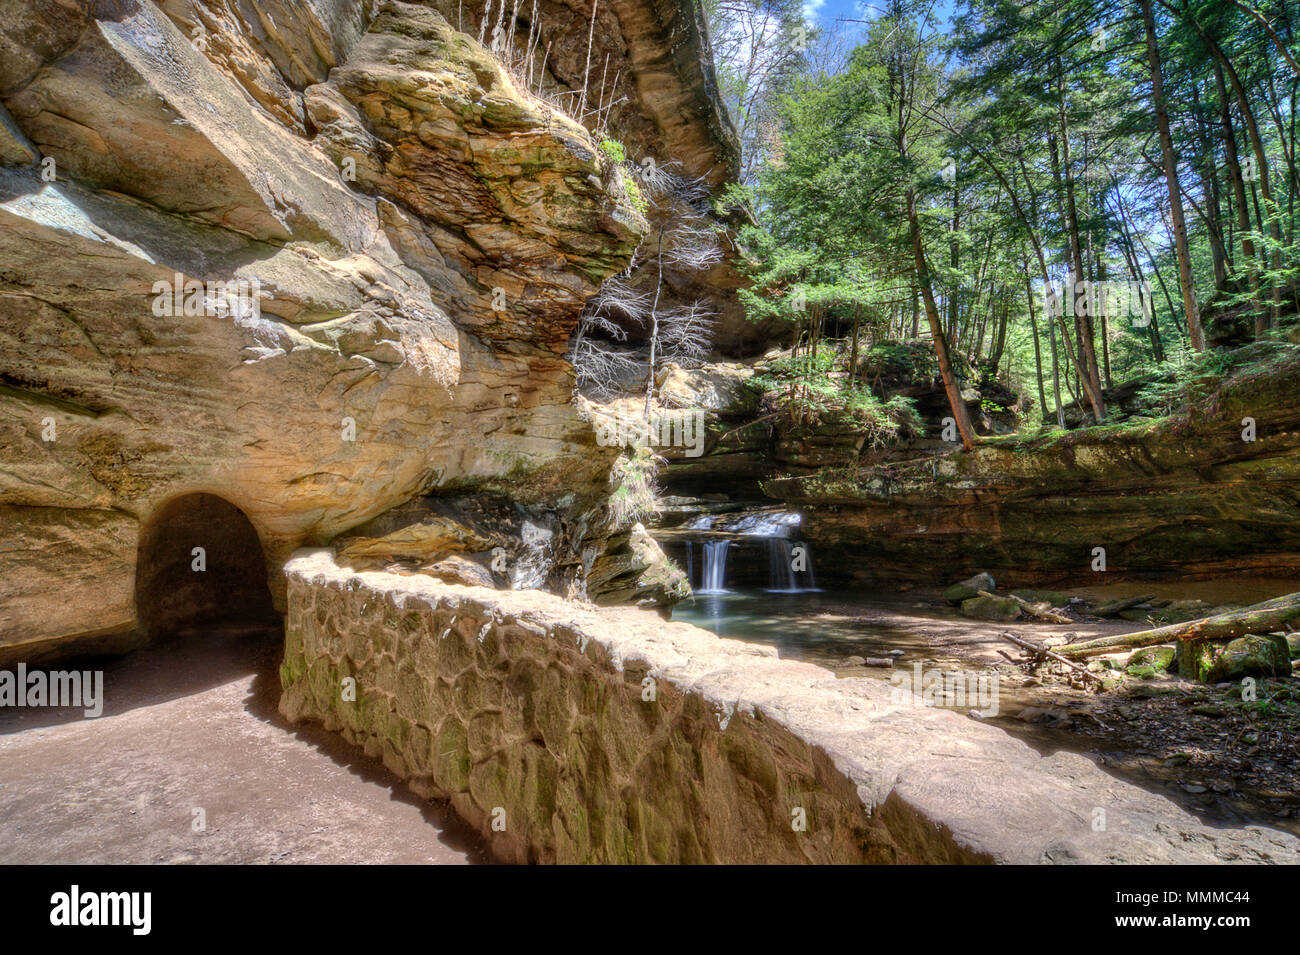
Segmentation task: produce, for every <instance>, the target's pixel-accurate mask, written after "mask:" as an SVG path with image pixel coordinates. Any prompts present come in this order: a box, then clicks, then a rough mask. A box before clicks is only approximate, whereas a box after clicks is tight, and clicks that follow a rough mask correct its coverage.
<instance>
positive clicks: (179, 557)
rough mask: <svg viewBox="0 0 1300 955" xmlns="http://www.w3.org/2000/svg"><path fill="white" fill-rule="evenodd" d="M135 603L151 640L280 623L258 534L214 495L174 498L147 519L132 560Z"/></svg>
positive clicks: (228, 504) (243, 518)
mask: <svg viewBox="0 0 1300 955" xmlns="http://www.w3.org/2000/svg"><path fill="white" fill-rule="evenodd" d="M135 606H136V614H137V615H138V617H139V619H140V628H141V630H142V631H143V632H144V634H145V636H146V637H147V638H148V639H149V640H151V641H153V640H159V639H166V638H167V637H170V636H173V635H175V634H178V633H180V632H181V631H184V630H191V629H194V628H199V627H210V626H214V625H226V624H240V625H249V626H254V627H267V626H278V625H279V623H280V618H279V615H278V614H277V613H276V611H275V606H274V604H273V603H272V601H271V591H270V589H269V588H268V586H267V575H266V557H265V555H264V554H263V553H262V542H261V540H260V539H259V538H258V536H257V529H256V528H254V527H253V524H252V522H251V521H250V520H249V519H248V518H247V517H245V516H244V512H243V511H241V510H240V509H239V508H238V507H236V506H235V505H233V504H231V503H230V502H229V501H227V500H225V499H224V498H220V497H217V496H216V495H215V494H187V495H185V496H183V497H178V498H176V499H174V500H171V501H168V502H167V503H166V504H164V505H163V506H162V507H160V508H159V509H158V510H157V511H156V512H155V513H154V515H153V516H152V517H151V518H150V519H149V521H148V523H147V524H146V525H145V527H144V529H143V530H142V532H141V534H140V546H139V550H138V552H137V555H136V571H135Z"/></svg>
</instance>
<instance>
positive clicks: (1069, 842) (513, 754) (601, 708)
mask: <svg viewBox="0 0 1300 955" xmlns="http://www.w3.org/2000/svg"><path fill="white" fill-rule="evenodd" d="M286 574H287V576H288V583H289V586H288V596H289V615H288V621H287V636H286V649H285V659H284V664H283V666H282V669H281V679H282V682H283V684H284V694H283V697H282V698H281V702H280V709H281V711H282V712H283V713H284V714H285V715H286V716H288V717H289V718H290V719H293V720H313V721H317V722H320V723H323V724H324V725H325V726H326V727H327V728H329V729H331V730H335V731H338V732H340V733H341V734H342V735H343V736H344V737H346V738H347V739H348V740H350V741H351V742H353V743H355V744H357V745H360V746H363V747H364V748H365V750H366V752H367V753H369V754H370V755H371V756H374V757H378V758H382V759H383V761H384V763H385V764H386V765H387V766H388V767H389V768H390V769H391V770H392V771H393V772H395V773H396V774H397V775H399V776H401V777H402V778H403V779H405V780H407V781H408V783H409V785H410V786H411V788H412V789H413V790H415V791H416V792H418V793H420V794H421V795H424V796H426V797H432V798H439V799H448V800H449V801H450V803H451V805H452V807H453V808H454V809H455V810H456V812H458V813H459V814H460V815H461V816H462V817H463V818H465V819H466V820H467V821H468V822H469V823H470V824H472V825H474V826H475V827H477V828H478V829H479V830H480V831H481V832H482V833H483V835H484V837H485V839H486V840H487V841H488V843H489V845H490V846H491V848H492V850H493V852H494V854H495V855H496V856H497V857H499V858H501V859H504V860H507V861H517V862H523V861H534V862H673V863H675V862H710V863H712V862H722V863H743V862H875V863H915V862H944V863H954V862H1010V863H1038V862H1146V863H1152V862H1155V863H1173V862H1179V863H1185V862H1291V863H1295V862H1300V841H1298V840H1296V839H1295V838H1293V837H1291V836H1289V835H1286V834H1283V833H1278V832H1274V831H1271V830H1261V829H1246V830H1213V829H1208V828H1205V827H1203V826H1201V825H1200V824H1199V823H1198V822H1197V821H1196V820H1195V819H1194V818H1193V817H1192V816H1191V815H1189V814H1188V813H1186V812H1183V811H1182V810H1181V809H1179V808H1178V807H1176V806H1175V805H1173V804H1172V803H1170V802H1168V801H1167V800H1165V799H1163V798H1162V797H1160V796H1157V795H1155V794H1152V793H1148V792H1146V791H1145V790H1142V789H1139V788H1137V787H1135V786H1131V785H1129V784H1127V783H1123V782H1121V781H1119V780H1117V779H1114V778H1113V777H1111V776H1109V775H1107V774H1106V773H1104V772H1103V771H1101V770H1100V769H1098V768H1097V767H1096V766H1095V765H1093V764H1092V762H1090V761H1089V760H1087V759H1085V758H1083V757H1081V756H1077V755H1073V754H1068V753H1056V754H1053V755H1051V756H1046V757H1044V756H1040V755H1038V754H1037V753H1036V752H1034V751H1033V750H1032V749H1030V748H1029V747H1028V746H1027V745H1025V744H1024V743H1022V742H1020V741H1018V740H1016V739H1014V738H1012V737H1010V736H1008V735H1006V734H1005V733H1003V732H1002V731H1001V730H998V729H996V728H994V727H990V726H987V725H984V724H982V723H979V722H977V721H976V720H973V719H971V718H969V717H968V716H966V715H963V714H959V713H956V712H953V711H950V710H941V709H933V708H925V707H920V706H915V705H907V704H905V703H903V702H900V701H896V700H894V699H892V698H891V688H890V687H889V686H888V685H886V684H884V683H882V682H879V681H875V680H852V679H848V680H839V679H836V677H835V676H834V674H832V673H830V672H829V671H827V670H824V669H822V668H820V667H816V666H813V665H811V664H804V663H797V662H793V661H788V660H780V659H778V658H777V656H776V653H775V651H774V650H772V649H770V648H766V647H759V646H753V645H749V644H744V643H741V642H738V641H734V640H724V639H719V638H717V637H715V636H714V635H712V634H710V633H707V632H706V631H703V630H700V629H698V628H695V627H691V626H688V625H686V624H680V623H665V622H664V621H663V620H661V619H660V618H659V617H657V616H656V615H654V614H652V613H650V612H647V611H640V610H633V609H625V608H620V609H599V610H598V609H596V608H593V607H588V606H586V605H580V604H575V603H570V602H566V601H564V600H562V599H560V598H558V597H555V596H553V595H550V594H545V593H541V592H536V591H526V592H506V591H492V590H487V589H481V588H470V587H461V586H455V585H450V584H444V583H441V582H439V581H437V580H434V579H432V578H428V577H423V576H398V575H394V574H386V573H352V572H350V571H347V570H344V569H341V568H339V567H338V566H337V565H336V564H335V562H334V559H333V553H332V551H329V550H315V551H304V552H300V553H299V554H298V555H296V556H295V557H294V559H293V560H291V561H290V563H289V564H288V565H287V566H286ZM349 680H353V681H355V694H354V699H349V698H348V697H349V695H352V694H350V692H349V683H348V682H347V681H349ZM1098 810H1103V811H1104V828H1102V829H1101V830H1100V831H1098V829H1097V826H1096V820H1097V819H1098V818H1099V815H1098ZM800 818H802V819H804V820H806V826H804V827H802V828H801V827H800V826H799V825H798V823H799V820H800Z"/></svg>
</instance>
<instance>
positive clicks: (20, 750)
mask: <svg viewBox="0 0 1300 955" xmlns="http://www.w3.org/2000/svg"><path fill="white" fill-rule="evenodd" d="M280 646H281V639H280V637H279V635H278V634H277V633H270V632H267V631H265V630H263V631H251V632H250V631H248V630H246V629H245V630H242V631H241V630H239V629H235V628H227V629H224V630H212V631H208V632H204V633H193V634H187V635H185V636H183V637H181V638H178V639H177V640H176V641H174V642H172V643H170V644H168V645H166V646H161V647H156V648H151V649H146V650H143V651H140V652H138V653H135V654H132V655H131V656H128V657H125V658H122V659H118V660H113V661H106V662H104V663H103V664H86V663H83V664H80V665H75V664H68V665H66V666H61V667H59V668H71V667H73V666H76V668H77V669H85V668H87V667H96V666H101V667H102V669H103V670H104V699H105V705H104V714H103V715H102V716H101V717H99V718H97V719H87V718H85V717H84V715H83V713H82V711H81V710H80V709H67V710H50V709H45V710H31V709H14V708H4V709H0V862H2V863H51V862H56V863H64V862H77V863H183V862H201V863H270V862H285V863H413V864H426V863H437V864H464V863H467V862H482V861H486V854H485V853H484V851H483V849H482V845H481V843H480V841H479V839H478V837H477V835H476V834H474V833H473V832H471V831H469V830H468V829H467V828H466V827H465V826H464V825H463V824H461V823H460V822H459V821H458V820H457V819H456V817H455V816H454V815H453V814H452V813H451V811H450V809H448V808H446V807H445V806H440V805H436V804H431V803H428V802H425V801H424V800H421V799H419V798H417V797H416V796H414V795H413V794H411V793H409V792H408V791H407V790H406V788H405V786H404V785H403V784H402V783H400V782H399V781H398V780H397V778H396V777H395V776H393V775H392V774H390V773H389V772H388V771H387V770H386V769H384V767H383V766H382V765H381V764H379V763H378V762H377V761H375V760H371V759H367V758H366V757H365V756H364V755H362V754H361V753H360V751H359V750H357V749H356V748H354V747H351V746H349V745H348V744H346V743H345V742H344V741H343V740H342V739H340V738H338V737H336V736H333V735H332V734H327V733H325V732H324V731H322V730H320V729H319V728H315V727H300V726H294V725H292V724H289V723H288V722H287V721H286V720H284V719H283V717H281V716H280V715H279V713H278V712H276V708H275V704H276V700H277V698H278V695H279V679H278V677H277V675H276V667H277V665H278V661H279V654H280ZM196 808H201V809H203V810H204V811H205V814H206V830H205V831H201V832H195V831H194V829H193V824H194V821H195V813H194V810H195V809H196Z"/></svg>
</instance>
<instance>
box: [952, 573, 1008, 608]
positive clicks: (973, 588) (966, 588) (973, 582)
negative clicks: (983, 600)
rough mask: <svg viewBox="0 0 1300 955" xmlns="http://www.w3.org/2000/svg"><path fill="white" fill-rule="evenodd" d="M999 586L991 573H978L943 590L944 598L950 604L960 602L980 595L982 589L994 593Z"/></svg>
mask: <svg viewBox="0 0 1300 955" xmlns="http://www.w3.org/2000/svg"><path fill="white" fill-rule="evenodd" d="M996 588H997V582H996V581H994V579H993V577H992V575H991V574H976V575H975V576H974V577H971V578H970V579H968V580H963V581H962V582H961V583H958V584H953V585H952V586H951V587H949V588H948V589H947V590H945V591H944V592H943V599H944V600H946V601H948V603H950V604H954V605H955V604H959V603H961V602H962V601H964V600H969V599H970V598H971V597H978V596H979V592H980V591H981V590H987V591H988V592H989V593H992V592H993V591H994V590H995V589H996Z"/></svg>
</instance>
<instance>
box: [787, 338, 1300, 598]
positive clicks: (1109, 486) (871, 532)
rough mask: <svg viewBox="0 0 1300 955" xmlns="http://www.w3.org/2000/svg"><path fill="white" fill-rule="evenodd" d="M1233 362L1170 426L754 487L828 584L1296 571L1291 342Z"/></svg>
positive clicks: (1298, 435)
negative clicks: (813, 556) (798, 531)
mask: <svg viewBox="0 0 1300 955" xmlns="http://www.w3.org/2000/svg"><path fill="white" fill-rule="evenodd" d="M1235 362H1236V366H1237V370H1236V371H1234V372H1232V373H1231V374H1230V375H1229V376H1228V377H1227V378H1225V380H1224V381H1223V382H1222V383H1221V384H1220V385H1219V386H1218V387H1217V388H1216V389H1215V390H1214V391H1213V392H1212V393H1211V394H1209V395H1208V396H1206V397H1204V398H1202V399H1200V400H1198V401H1195V402H1194V403H1193V404H1192V405H1191V406H1190V407H1189V408H1188V410H1187V411H1186V412H1185V413H1183V414H1179V415H1176V416H1174V417H1171V418H1165V419H1159V420H1156V421H1148V422H1144V423H1138V422H1128V423H1123V424H1116V425H1110V426H1103V427H1099V428H1090V429H1088V430H1087V431H1083V432H1079V433H1076V434H1068V435H1064V436H1059V437H1046V438H1040V439H1037V440H1011V439H1008V440H1006V441H992V442H989V443H986V444H982V445H980V446H979V447H977V448H976V449H975V450H974V451H973V452H970V453H965V452H953V453H949V454H945V455H940V456H931V457H924V458H917V459H914V460H912V461H910V462H903V463H896V464H888V465H882V466H878V467H869V468H860V469H858V468H850V469H841V470H828V471H823V472H822V473H819V474H817V475H813V476H811V477H799V478H786V479H778V480H772V481H769V482H767V483H766V484H765V485H764V488H765V490H766V491H767V492H768V493H769V494H770V495H771V496H773V497H778V498H780V499H783V500H785V501H787V502H789V503H790V504H792V505H795V506H798V507H799V508H800V509H801V510H803V511H804V514H805V520H804V530H805V533H806V534H807V535H808V536H809V537H810V538H811V539H812V540H814V541H816V542H817V548H818V556H819V561H820V562H819V565H818V571H819V575H820V574H824V577H825V579H830V580H835V581H837V582H843V583H849V582H855V583H868V582H872V581H881V580H884V581H889V580H918V579H922V580H929V581H934V580H935V577H936V575H940V576H941V577H942V582H943V583H950V582H952V581H955V580H959V579H961V578H963V577H966V576H968V575H969V574H970V573H971V572H973V571H976V570H987V571H991V572H992V573H993V575H994V576H995V577H996V578H997V580H998V582H999V585H1002V584H1004V583H1005V584H1008V585H1011V586H1019V585H1032V584H1039V583H1050V582H1053V581H1064V580H1080V579H1088V578H1093V579H1095V580H1097V581H1098V582H1105V581H1107V580H1111V579H1119V578H1125V577H1130V578H1143V577H1146V578H1159V577H1162V576H1180V577H1188V576H1195V575H1204V576H1215V575H1227V574H1234V573H1253V574H1262V575H1267V574H1270V573H1272V574H1277V575H1279V576H1286V575H1289V574H1293V573H1294V572H1295V571H1296V568H1297V567H1300V404H1297V402H1296V401H1295V395H1294V383H1295V381H1297V380H1298V379H1300V349H1298V348H1297V347H1296V346H1293V345H1287V344H1274V345H1267V344H1261V345H1258V346H1251V349H1250V350H1249V351H1246V350H1243V351H1242V352H1240V353H1238V354H1237V355H1236V356H1235ZM1098 548H1100V549H1102V550H1104V565H1103V564H1101V563H1098V558H1099V557H1101V556H1103V555H1101V554H1099V553H1098V552H1097V549H1098Z"/></svg>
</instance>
